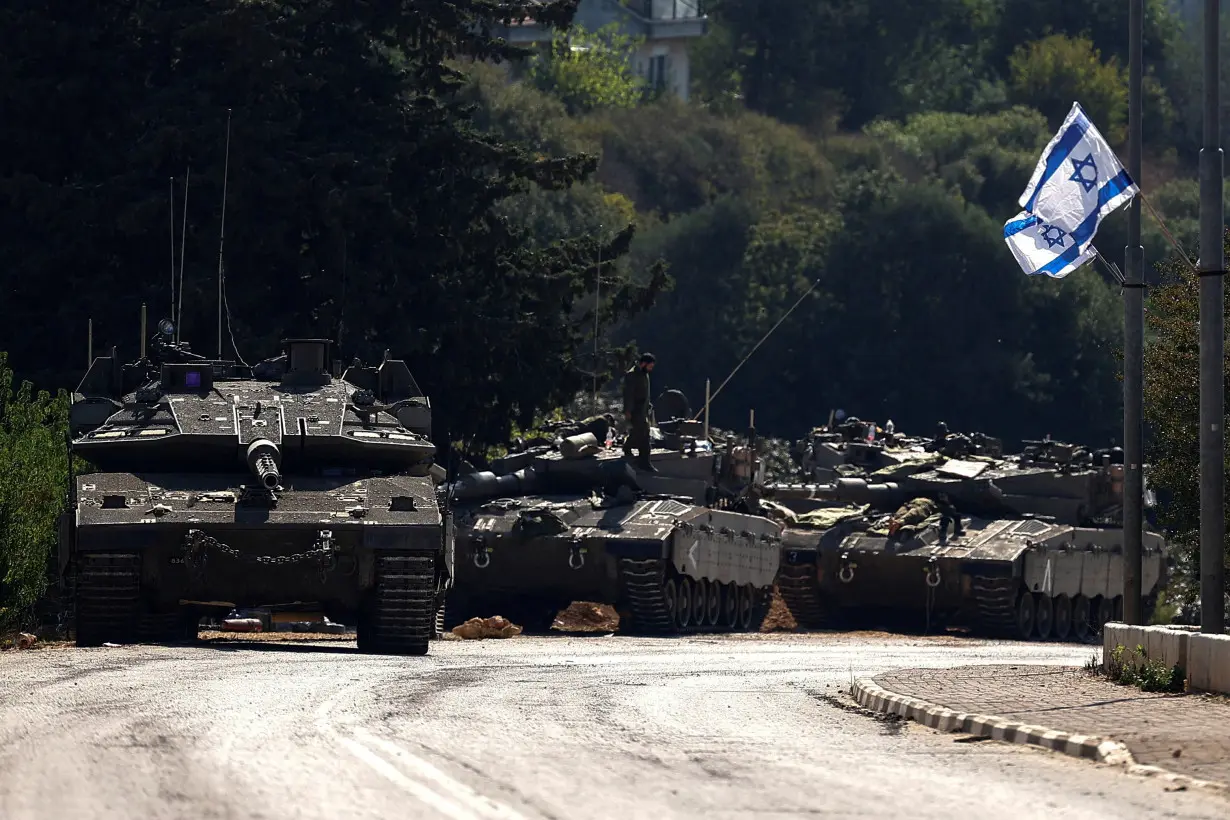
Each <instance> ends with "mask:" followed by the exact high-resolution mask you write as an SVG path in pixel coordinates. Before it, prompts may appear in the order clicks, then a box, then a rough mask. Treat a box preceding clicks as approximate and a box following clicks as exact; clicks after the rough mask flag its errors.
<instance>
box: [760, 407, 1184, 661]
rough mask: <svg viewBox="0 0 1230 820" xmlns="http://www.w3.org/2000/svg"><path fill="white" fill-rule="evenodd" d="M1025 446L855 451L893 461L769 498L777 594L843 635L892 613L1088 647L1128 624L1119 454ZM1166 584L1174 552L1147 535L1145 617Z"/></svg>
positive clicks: (804, 619)
mask: <svg viewBox="0 0 1230 820" xmlns="http://www.w3.org/2000/svg"><path fill="white" fill-rule="evenodd" d="M975 441H977V442H980V444H978V445H975V444H974V442H975ZM907 442H908V440H907ZM1026 444H1027V446H1026V448H1025V451H1024V452H1023V453H1021V454H1020V455H1017V456H1010V457H1003V456H1002V454H1001V453H1002V448H1001V447H1000V445H999V443H998V441H997V440H996V439H993V438H991V437H988V436H957V437H949V436H947V435H946V431H941V435H940V436H937V437H936V440H934V441H933V442H932V443H931V444H929V445H924V446H922V447H919V446H918V445H917V444H912V445H909V446H907V447H906V448H904V449H906V450H908V451H912V455H910V454H908V453H902V452H894V449H901V448H894V447H893V446H892V444H891V443H890V444H888V445H880V446H879V452H878V453H870V452H868V449H869V448H872V447H875V445H872V444H869V443H866V442H864V443H853V444H851V443H847V445H846V446H847V447H848V448H850V449H853V450H855V451H861V452H860V453H859V454H858V455H852V456H851V461H852V460H854V459H861V460H863V461H871V462H873V463H879V462H888V463H887V464H885V466H881V467H878V468H877V469H875V470H873V471H872V472H870V473H869V474H867V475H864V476H862V477H854V476H844V477H840V478H837V479H836V480H835V481H833V482H831V483H829V484H827V485H814V484H813V485H776V486H771V487H767V488H766V489H765V493H766V497H767V498H768V499H770V500H771V502H775V503H776V505H777V512H778V515H779V517H780V518H781V519H782V520H783V522H784V523H785V530H784V532H783V559H782V561H783V570H782V575H781V577H780V578H779V589H780V591H781V594H782V597H783V600H784V602H785V604H786V605H787V607H788V608H789V609H790V610H791V612H792V614H794V616H795V619H796V620H797V621H799V622H800V625H802V626H805V627H821V626H837V625H840V624H841V623H842V622H843V621H844V620H846V619H845V617H843V616H847V615H859V614H866V613H868V612H870V611H880V612H886V611H887V612H895V613H897V614H904V615H905V616H906V617H908V619H909V620H910V621H911V622H912V623H913V624H915V625H917V626H919V627H923V626H930V625H931V624H933V623H936V622H937V621H940V620H956V621H959V622H964V623H967V624H970V625H973V626H975V627H977V628H978V629H979V630H980V631H982V632H984V633H987V634H993V635H999V636H1005V637H1015V638H1021V639H1029V638H1039V639H1043V640H1045V639H1050V638H1052V637H1053V638H1055V639H1058V640H1068V639H1076V640H1085V639H1086V638H1088V636H1089V635H1090V634H1091V633H1096V632H1097V631H1098V630H1100V629H1101V626H1102V625H1103V624H1104V623H1106V622H1107V621H1108V620H1111V619H1112V618H1115V617H1121V613H1122V589H1123V569H1124V566H1123V550H1122V545H1123V530H1122V525H1121V511H1122V497H1123V465H1122V454H1121V452H1120V451H1117V450H1099V451H1092V452H1091V451H1089V450H1087V449H1085V448H1083V447H1079V446H1075V445H1071V444H1065V443H1061V442H1052V441H1034V442H1027V443H1026ZM928 446H929V447H930V450H931V452H930V453H926V451H927V447H928ZM975 450H978V451H981V452H975ZM922 453H926V455H921V454H922ZM846 463H850V462H849V461H847V462H846ZM770 506H772V503H771V504H770ZM783 508H785V509H784V510H783ZM945 513H947V514H948V515H947V516H945ZM954 514H955V515H954ZM946 517H948V518H950V519H951V518H952V517H956V518H958V519H959V520H960V522H961V527H960V532H959V533H956V532H950V524H951V521H950V520H945V518H946ZM1165 574H1166V564H1165V543H1164V541H1163V540H1162V538H1161V537H1160V536H1159V535H1157V534H1156V533H1152V532H1146V533H1145V534H1144V548H1143V572H1142V576H1143V577H1142V579H1141V592H1142V595H1143V597H1144V601H1145V607H1146V610H1148V609H1150V608H1151V607H1152V605H1153V604H1154V603H1155V602H1156V596H1157V593H1158V591H1159V590H1160V589H1161V587H1162V586H1163V585H1164V583H1165Z"/></svg>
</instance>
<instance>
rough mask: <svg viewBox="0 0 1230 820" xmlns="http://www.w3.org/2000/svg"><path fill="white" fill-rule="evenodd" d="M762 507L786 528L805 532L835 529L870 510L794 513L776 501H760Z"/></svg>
mask: <svg viewBox="0 0 1230 820" xmlns="http://www.w3.org/2000/svg"><path fill="white" fill-rule="evenodd" d="M760 504H761V506H762V507H767V508H768V509H770V510H772V513H773V515H772V517H773V518H775V519H777V520H779V521H784V522H786V524H787V526H790V527H797V528H799V529H807V530H813V529H814V530H827V529H829V528H831V527H835V526H837V525H838V524H840V523H841V522H843V521H849V520H851V519H854V518H861V517H862V516H864V515H866V514H867V510H868V509H870V508H869V507H867V506H863V507H857V508H854V507H823V508H821V509H818V510H812V511H811V512H805V513H796V512H795V511H794V510H791V509H790V508H788V507H785V506H783V505H782V504H778V503H777V502H776V501H770V500H768V499H761V501H760Z"/></svg>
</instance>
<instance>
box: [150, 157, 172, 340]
mask: <svg viewBox="0 0 1230 820" xmlns="http://www.w3.org/2000/svg"><path fill="white" fill-rule="evenodd" d="M171 321H173V322H175V323H176V324H179V322H177V321H176V319H175V177H171ZM141 336H142V338H144V337H145V334H144V333H142V334H141Z"/></svg>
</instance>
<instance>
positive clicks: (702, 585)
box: [692, 578, 709, 627]
mask: <svg viewBox="0 0 1230 820" xmlns="http://www.w3.org/2000/svg"><path fill="white" fill-rule="evenodd" d="M708 612H709V582H708V581H706V580H705V579H704V578H693V579H692V623H693V624H695V625H696V626H698V627H701V626H704V625H705V622H706V621H707V620H708Z"/></svg>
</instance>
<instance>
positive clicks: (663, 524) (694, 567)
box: [444, 402, 781, 635]
mask: <svg viewBox="0 0 1230 820" xmlns="http://www.w3.org/2000/svg"><path fill="white" fill-rule="evenodd" d="M665 405H666V403H663V402H659V405H658V406H659V408H661V407H662V406H665ZM587 421H588V422H590V423H592V422H593V420H587ZM579 429H581V430H583V429H586V425H585V424H582V425H580V426H572V427H570V429H569V430H567V431H566V432H572V433H573V434H572V435H568V436H564V437H561V438H559V439H558V441H557V442H553V443H552V444H551V445H549V446H539V447H536V448H529V449H527V450H525V451H524V452H520V453H514V454H510V455H508V456H506V457H504V458H502V459H498V460H496V461H495V462H494V463H493V464H492V469H491V470H490V471H485V472H480V473H474V474H471V475H468V476H464V477H462V478H461V479H460V480H459V481H458V482H457V484H456V485H455V487H454V493H455V496H456V502H455V503H456V516H457V549H458V555H457V583H456V586H455V588H454V590H453V591H452V592H450V595H449V602H448V610H447V611H448V615H447V617H446V619H445V621H444V625H445V626H446V627H451V626H453V625H455V624H456V623H458V622H460V621H462V620H464V619H466V618H468V617H471V616H475V615H478V616H490V615H493V614H503V615H505V616H507V617H509V618H510V619H512V620H514V621H515V622H517V623H520V624H522V625H523V626H525V627H526V628H527V630H545V629H548V628H550V626H551V623H552V621H553V620H554V617H555V615H556V614H557V613H558V612H559V610H560V609H562V608H564V607H566V606H568V605H569V604H570V603H572V602H573V601H592V602H595V603H603V604H611V605H613V606H615V608H616V610H617V611H618V612H619V614H620V627H619V630H620V632H623V633H634V634H651V635H669V634H677V633H681V632H694V631H715V632H718V631H756V630H758V629H759V628H760V625H761V622H762V621H763V620H764V618H765V616H766V615H767V613H768V608H769V601H770V595H771V591H772V587H773V581H774V578H775V576H776V575H777V570H778V565H779V562H780V560H781V548H780V543H781V542H780V534H781V526H780V525H779V524H777V523H775V522H774V521H772V520H770V519H768V518H766V517H764V516H759V515H752V514H748V513H747V512H746V511H744V501H745V495H746V490H747V488H748V487H749V486H750V485H751V483H752V482H753V481H754V480H755V478H756V474H757V471H758V469H759V462H758V459H757V458H756V457H755V452H754V446H753V445H752V444H750V443H749V444H748V445H739V446H736V445H735V443H734V442H733V440H732V441H730V442H728V443H727V445H726V446H725V447H724V448H722V452H720V453H717V452H714V450H713V447H712V445H711V444H710V442H708V441H707V440H705V438H704V428H703V426H702V425H701V424H700V423H697V422H692V421H688V420H685V419H673V420H669V421H666V422H662V423H660V424H659V425H658V426H656V427H654V428H652V429H651V435H652V437H653V439H654V447H653V450H652V459H653V464H654V467H655V468H656V469H657V470H658V473H657V474H652V473H646V472H638V471H635V470H634V469H633V468H632V467H631V466H630V464H629V463H628V462H627V461H626V460H625V459H624V457H623V454H622V450H621V448H619V447H618V445H616V446H615V447H611V446H607V441H606V438H607V437H606V435H605V433H606V430H605V429H604V430H598V431H594V430H592V429H590V430H587V431H586V432H580V433H577V432H575V431H576V430H579ZM600 434H601V435H600Z"/></svg>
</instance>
